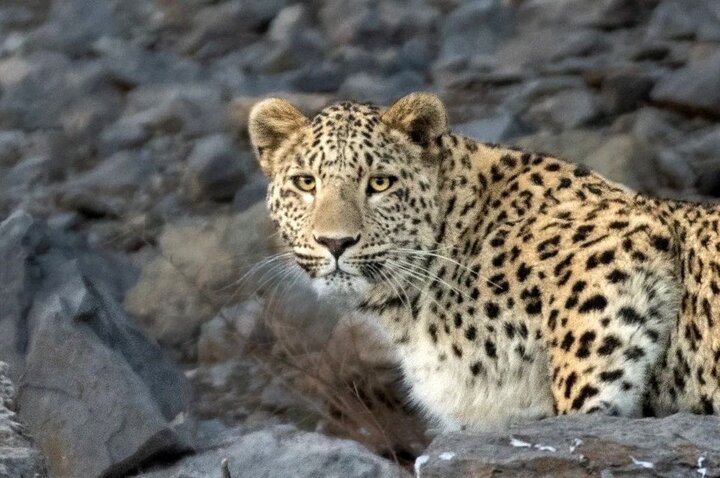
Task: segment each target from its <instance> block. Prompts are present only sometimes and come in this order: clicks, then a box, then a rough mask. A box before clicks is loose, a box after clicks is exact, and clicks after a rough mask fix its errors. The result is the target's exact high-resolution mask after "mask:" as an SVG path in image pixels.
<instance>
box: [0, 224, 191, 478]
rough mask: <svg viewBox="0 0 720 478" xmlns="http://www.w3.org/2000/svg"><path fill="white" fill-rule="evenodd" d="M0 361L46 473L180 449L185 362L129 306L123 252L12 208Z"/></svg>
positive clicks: (88, 472)
mask: <svg viewBox="0 0 720 478" xmlns="http://www.w3.org/2000/svg"><path fill="white" fill-rule="evenodd" d="M0 263H1V264H2V265H3V266H2V267H1V268H0V359H2V360H4V361H6V362H8V363H9V365H10V374H11V377H12V378H13V380H14V381H15V382H16V383H17V385H18V398H17V402H18V414H19V417H20V419H21V420H22V422H23V423H25V424H26V425H27V426H28V428H29V429H30V431H31V433H32V435H33V436H34V437H35V439H36V440H37V444H38V445H39V447H40V449H41V450H42V451H43V453H44V455H45V456H46V458H47V464H48V469H49V472H50V475H51V476H53V477H58V478H60V477H68V478H69V477H78V476H83V477H96V476H121V475H124V474H125V473H126V472H127V471H128V470H131V469H133V468H135V467H137V466H138V465H140V464H142V463H143V462H145V461H146V460H148V459H149V458H151V457H153V456H155V455H157V454H162V453H170V452H173V451H176V450H178V449H182V448H185V444H184V443H183V441H182V440H181V439H180V438H179V437H178V435H177V434H176V433H175V431H174V429H173V427H172V425H171V422H172V421H173V419H175V418H176V417H177V416H178V415H179V414H181V413H182V412H184V411H185V410H186V407H187V396H188V388H187V385H186V382H185V379H184V376H183V374H182V372H181V371H180V370H179V369H177V368H176V367H175V366H173V365H172V364H171V363H170V362H168V361H167V360H166V359H165V358H164V357H163V355H162V353H161V351H160V349H159V348H158V347H157V346H156V345H154V344H153V343H151V342H149V341H148V340H147V339H146V338H145V337H144V336H143V335H142V333H141V332H140V331H139V330H138V329H137V328H136V327H135V326H133V325H132V324H131V323H130V321H129V320H128V317H127V316H126V315H125V313H124V311H123V309H122V307H121V306H120V303H121V302H120V301H121V300H122V296H123V295H124V292H125V290H126V289H127V288H128V287H129V286H130V284H131V283H132V282H133V281H134V280H135V278H136V273H135V271H134V270H133V269H132V267H130V266H129V265H127V264H126V263H125V262H123V261H121V260H119V259H116V258H114V257H110V256H105V255H102V254H100V253H98V252H93V251H91V250H89V249H88V248H87V247H86V246H85V245H84V244H83V242H82V241H80V240H79V239H76V238H74V237H69V236H65V235H62V234H60V233H59V232H58V231H54V230H52V229H51V228H49V227H47V226H45V225H43V224H40V223H37V222H35V221H34V220H33V219H32V218H31V217H30V216H29V215H27V214H25V213H23V212H17V213H14V214H13V215H11V216H10V217H9V218H7V219H6V220H5V221H4V222H2V223H1V224H0Z"/></svg>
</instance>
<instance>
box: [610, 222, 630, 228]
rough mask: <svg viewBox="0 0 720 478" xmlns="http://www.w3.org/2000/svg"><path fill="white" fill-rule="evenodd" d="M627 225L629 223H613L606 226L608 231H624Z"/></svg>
mask: <svg viewBox="0 0 720 478" xmlns="http://www.w3.org/2000/svg"><path fill="white" fill-rule="evenodd" d="M629 225H630V223H629V222H627V221H613V222H611V223H610V224H609V225H608V227H609V228H610V229H625V228H626V227H628V226H629Z"/></svg>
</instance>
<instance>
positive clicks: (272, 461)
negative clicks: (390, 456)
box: [139, 425, 410, 478]
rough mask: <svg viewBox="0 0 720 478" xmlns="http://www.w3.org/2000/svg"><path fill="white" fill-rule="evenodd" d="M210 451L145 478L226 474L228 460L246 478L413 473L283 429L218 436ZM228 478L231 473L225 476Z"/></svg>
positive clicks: (332, 441) (352, 447)
mask: <svg viewBox="0 0 720 478" xmlns="http://www.w3.org/2000/svg"><path fill="white" fill-rule="evenodd" d="M208 445H209V446H208V450H207V451H204V452H201V453H199V454H198V455H196V456H191V457H188V458H184V459H182V460H181V461H180V462H179V463H177V464H175V465H173V466H171V467H168V468H166V469H164V470H161V471H150V472H148V473H144V474H141V475H139V476H140V477H143V478H179V477H183V478H205V477H208V476H223V475H222V471H221V463H223V461H224V460H227V470H228V471H229V476H231V477H232V478H236V477H242V476H253V477H258V478H260V477H268V478H270V477H274V476H293V477H297V478H315V477H318V476H323V477H337V478H341V477H349V476H352V477H359V478H375V477H378V478H380V477H382V478H386V477H387V478H391V477H392V478H402V477H409V476H410V473H408V472H407V471H405V470H404V469H402V468H400V467H399V466H397V465H395V464H394V463H392V462H390V461H387V460H385V459H384V458H380V457H379V456H377V455H375V454H373V453H371V452H370V451H369V450H367V449H366V448H364V447H363V446H361V445H359V444H358V443H356V442H353V441H350V440H339V439H337V438H329V437H327V436H325V435H321V434H319V433H308V432H302V431H299V430H297V429H295V428H294V427H291V426H287V425H283V426H274V427H268V428H266V429H261V430H257V431H244V430H242V429H237V430H229V431H226V432H225V433H223V434H222V435H220V436H216V437H214V440H212V442H211V443H208ZM225 476H227V475H225Z"/></svg>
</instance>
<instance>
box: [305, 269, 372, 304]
mask: <svg viewBox="0 0 720 478" xmlns="http://www.w3.org/2000/svg"><path fill="white" fill-rule="evenodd" d="M312 285H313V289H315V292H317V294H318V295H319V296H320V297H323V298H328V297H332V298H339V299H346V300H347V299H349V300H353V299H356V298H359V297H360V296H362V295H363V294H364V293H365V292H366V291H367V289H368V288H369V287H370V284H369V283H368V281H367V280H365V278H363V277H357V276H350V275H347V274H342V275H340V276H338V275H335V274H331V275H328V276H325V277H317V278H315V279H313V280H312Z"/></svg>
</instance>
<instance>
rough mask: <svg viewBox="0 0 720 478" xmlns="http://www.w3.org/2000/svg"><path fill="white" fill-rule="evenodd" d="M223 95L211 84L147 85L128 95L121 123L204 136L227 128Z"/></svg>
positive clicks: (161, 131) (160, 131)
mask: <svg viewBox="0 0 720 478" xmlns="http://www.w3.org/2000/svg"><path fill="white" fill-rule="evenodd" d="M224 112H225V101H224V99H223V95H222V92H221V91H220V90H219V89H218V88H216V87H215V86H214V85H211V84H197V83H186V84H182V85H164V86H147V87H140V88H136V89H135V90H133V91H132V92H131V93H130V94H129V95H128V100H127V107H126V111H125V112H124V114H123V117H121V121H125V122H127V123H129V124H133V123H134V124H136V125H137V128H141V129H145V130H149V131H150V132H158V133H161V134H163V133H164V134H170V133H178V132H183V133H185V134H186V135H188V136H201V135H206V134H211V133H217V132H219V131H223V130H224V129H225V128H226V127H227V122H226V118H225V115H224Z"/></svg>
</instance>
